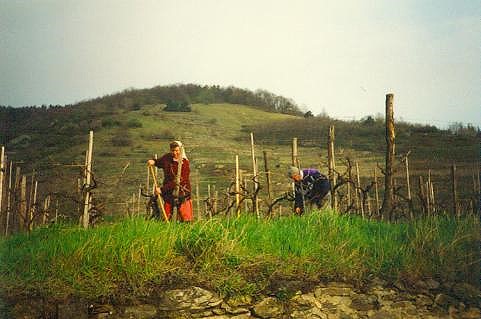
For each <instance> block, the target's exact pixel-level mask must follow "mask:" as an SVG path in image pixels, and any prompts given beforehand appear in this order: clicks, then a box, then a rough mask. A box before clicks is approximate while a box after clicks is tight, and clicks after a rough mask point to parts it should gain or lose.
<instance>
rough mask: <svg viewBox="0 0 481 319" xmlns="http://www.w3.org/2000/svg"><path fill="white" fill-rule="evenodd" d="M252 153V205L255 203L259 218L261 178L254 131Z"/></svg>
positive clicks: (252, 134)
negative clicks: (258, 171)
mask: <svg viewBox="0 0 481 319" xmlns="http://www.w3.org/2000/svg"><path fill="white" fill-rule="evenodd" d="M251 155H252V173H253V174H254V178H253V179H252V180H253V182H254V196H253V202H252V205H254V210H255V213H256V216H257V218H259V217H260V216H259V201H258V199H257V189H258V188H259V178H258V176H257V161H256V155H255V151H254V133H252V132H251Z"/></svg>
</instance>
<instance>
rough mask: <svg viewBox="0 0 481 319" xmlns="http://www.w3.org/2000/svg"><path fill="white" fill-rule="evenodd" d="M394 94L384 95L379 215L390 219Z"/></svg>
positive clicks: (393, 146) (393, 151)
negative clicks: (383, 139) (384, 110)
mask: <svg viewBox="0 0 481 319" xmlns="http://www.w3.org/2000/svg"><path fill="white" fill-rule="evenodd" d="M393 100H394V94H386V167H385V172H386V173H385V176H384V199H383V203H382V208H381V214H382V215H383V216H384V217H385V218H386V219H387V220H390V219H391V213H392V209H393V163H394V154H395V144H394V138H395V133H394V105H393V104H394V103H393Z"/></svg>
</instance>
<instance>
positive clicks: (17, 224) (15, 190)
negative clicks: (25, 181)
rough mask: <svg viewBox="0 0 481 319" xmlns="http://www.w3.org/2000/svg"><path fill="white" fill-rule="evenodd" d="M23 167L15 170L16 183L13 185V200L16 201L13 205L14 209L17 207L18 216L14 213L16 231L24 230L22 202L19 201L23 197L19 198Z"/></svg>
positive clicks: (13, 224) (13, 219)
mask: <svg viewBox="0 0 481 319" xmlns="http://www.w3.org/2000/svg"><path fill="white" fill-rule="evenodd" d="M21 171H22V169H21V167H20V166H17V167H16V168H15V182H14V185H13V194H14V196H13V198H14V199H15V203H13V205H12V207H13V206H15V209H16V214H13V213H12V216H11V217H12V226H13V227H14V228H15V229H16V230H23V225H22V217H21V211H20V210H21V205H22V203H21V201H18V198H19V197H21V195H20V196H19V192H20V193H21V184H22V175H21ZM15 209H13V210H12V212H15Z"/></svg>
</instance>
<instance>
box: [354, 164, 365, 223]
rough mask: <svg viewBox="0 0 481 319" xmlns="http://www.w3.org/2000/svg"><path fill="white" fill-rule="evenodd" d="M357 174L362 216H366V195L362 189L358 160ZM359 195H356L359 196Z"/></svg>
mask: <svg viewBox="0 0 481 319" xmlns="http://www.w3.org/2000/svg"><path fill="white" fill-rule="evenodd" d="M356 176H357V189H356V193H357V194H359V202H360V206H361V216H362V218H364V196H363V194H362V191H361V176H360V175H359V163H358V162H356ZM357 196H358V195H356V197H357Z"/></svg>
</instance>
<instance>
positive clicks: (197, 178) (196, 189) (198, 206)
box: [195, 170, 202, 220]
mask: <svg viewBox="0 0 481 319" xmlns="http://www.w3.org/2000/svg"><path fill="white" fill-rule="evenodd" d="M196 172H197V174H195V175H196V177H195V202H196V206H197V220H202V208H201V207H200V193H199V182H200V181H199V180H200V173H199V170H196Z"/></svg>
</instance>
